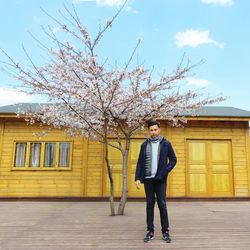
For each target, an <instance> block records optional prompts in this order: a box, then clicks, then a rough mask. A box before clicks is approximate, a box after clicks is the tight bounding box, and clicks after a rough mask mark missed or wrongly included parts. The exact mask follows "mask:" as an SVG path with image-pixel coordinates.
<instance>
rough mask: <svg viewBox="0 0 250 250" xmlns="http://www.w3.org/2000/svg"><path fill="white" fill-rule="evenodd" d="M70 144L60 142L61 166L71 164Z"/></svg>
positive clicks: (64, 166)
mask: <svg viewBox="0 0 250 250" xmlns="http://www.w3.org/2000/svg"><path fill="white" fill-rule="evenodd" d="M69 146H70V144H69V143H68V142H63V143H60V148H59V167H62V168H66V167H67V166H68V165H69V153H70V152H69V150H70V147H69Z"/></svg>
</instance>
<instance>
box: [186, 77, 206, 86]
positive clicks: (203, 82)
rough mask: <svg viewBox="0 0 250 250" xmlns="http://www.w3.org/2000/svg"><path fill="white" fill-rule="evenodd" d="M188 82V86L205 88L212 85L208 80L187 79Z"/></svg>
mask: <svg viewBox="0 0 250 250" xmlns="http://www.w3.org/2000/svg"><path fill="white" fill-rule="evenodd" d="M186 81H187V85H195V86H197V87H205V86H207V85H209V84H211V83H210V82H209V81H208V80H207V79H199V78H194V77H187V78H186Z"/></svg>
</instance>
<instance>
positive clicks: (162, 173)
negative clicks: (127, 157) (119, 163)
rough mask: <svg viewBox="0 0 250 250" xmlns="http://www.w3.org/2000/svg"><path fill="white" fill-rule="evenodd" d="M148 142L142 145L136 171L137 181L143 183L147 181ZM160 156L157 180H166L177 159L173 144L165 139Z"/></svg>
mask: <svg viewBox="0 0 250 250" xmlns="http://www.w3.org/2000/svg"><path fill="white" fill-rule="evenodd" d="M147 142H148V140H146V141H145V142H143V143H142V145H141V150H140V154H139V158H138V161H137V165H136V171H135V181H137V180H140V181H141V182H144V181H145V177H146V169H145V165H146V164H145V162H146V147H147ZM159 146H160V155H159V161H158V167H157V172H156V175H155V178H154V179H155V180H166V178H167V176H168V173H169V172H170V171H171V170H172V169H173V168H174V166H175V165H176V162H177V158H176V156H175V153H174V149H173V147H172V145H171V143H170V142H169V141H168V140H166V139H165V138H163V139H162V140H161V142H160V145H159Z"/></svg>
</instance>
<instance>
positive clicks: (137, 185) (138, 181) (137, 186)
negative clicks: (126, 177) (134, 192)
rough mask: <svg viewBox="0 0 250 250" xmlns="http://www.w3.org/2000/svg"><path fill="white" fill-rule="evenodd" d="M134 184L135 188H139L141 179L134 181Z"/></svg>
mask: <svg viewBox="0 0 250 250" xmlns="http://www.w3.org/2000/svg"><path fill="white" fill-rule="evenodd" d="M135 186H136V188H137V189H140V187H141V181H140V180H137V181H136V182H135Z"/></svg>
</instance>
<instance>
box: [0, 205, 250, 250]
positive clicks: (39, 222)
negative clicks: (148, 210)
mask: <svg viewBox="0 0 250 250" xmlns="http://www.w3.org/2000/svg"><path fill="white" fill-rule="evenodd" d="M168 211H169V219H170V226H171V228H170V232H171V237H172V243H171V244H167V243H165V242H163V241H162V240H161V234H160V220H159V212H158V208H157V206H156V207H155V228H156V229H155V239H154V240H153V241H152V242H150V243H147V244H145V243H144V242H143V240H142V239H143V237H144V234H145V228H146V226H145V203H144V202H135V201H131V202H128V203H127V206H126V210H125V215H124V216H110V215H109V204H108V203H107V202H86V201H85V202H72V201H71V202H47V201H1V202H0V249H1V250H7V249H8V250H9V249H10V250H12V249H18V250H24V249H25V250H27V249H29V250H33V249H36V250H39V249H41V250H42V249H52V250H57V249H60V250H62V249H65V250H67V249H71V250H74V249H166V248H168V249H237V250H238V249H240V250H241V249H242V250H244V249H246V250H247V249H250V202H249V201H216V202H214V201H192V202H190V201H171V202H168Z"/></svg>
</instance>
